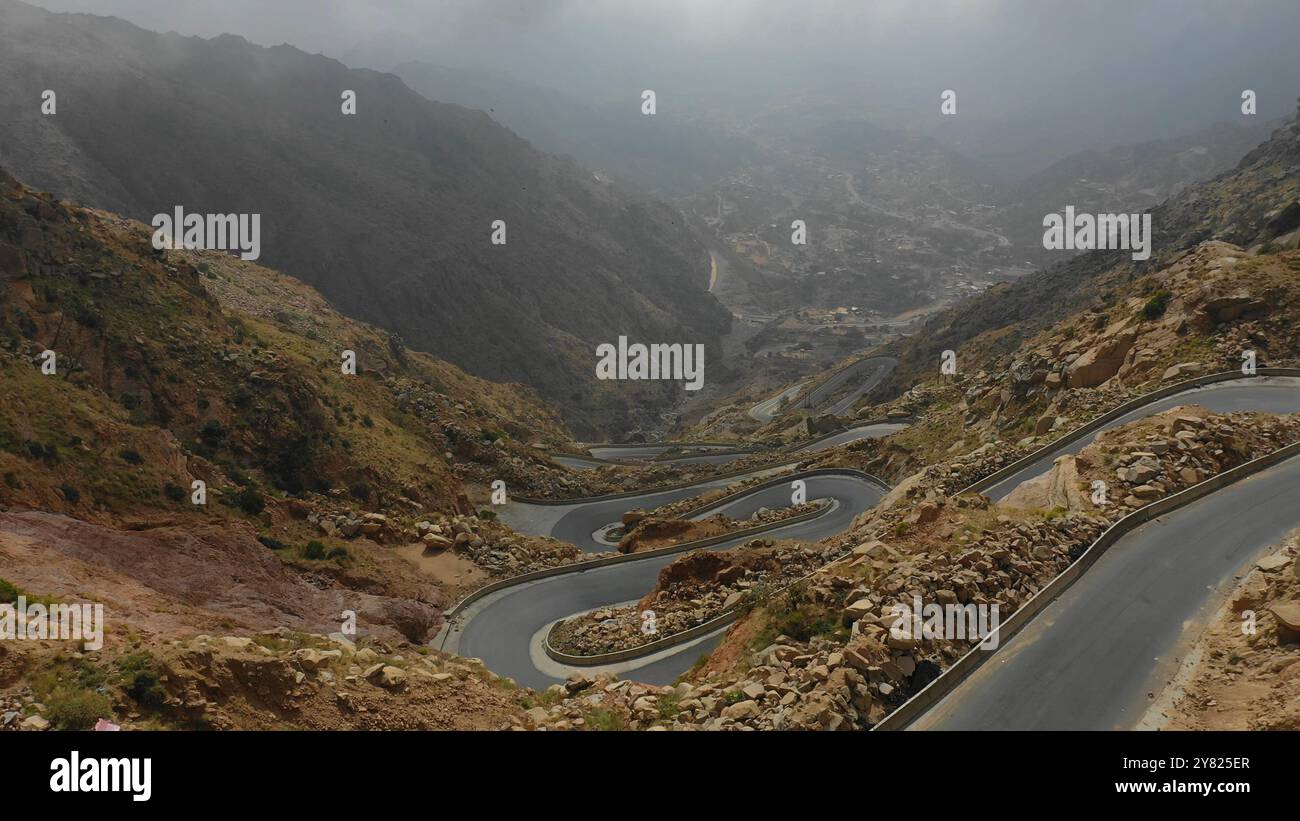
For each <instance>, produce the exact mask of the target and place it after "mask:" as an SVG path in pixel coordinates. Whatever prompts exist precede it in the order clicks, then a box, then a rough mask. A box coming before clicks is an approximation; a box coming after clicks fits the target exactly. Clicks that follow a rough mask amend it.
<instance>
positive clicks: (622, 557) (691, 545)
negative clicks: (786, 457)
mask: <svg viewBox="0 0 1300 821" xmlns="http://www.w3.org/2000/svg"><path fill="white" fill-rule="evenodd" d="M826 475H836V476H857V477H859V478H864V479H866V480H867V481H869V482H871V483H872V484H876V485H879V486H881V487H883V488H884V489H885V491H886V492H888V491H889V485H888V483H886V482H885V481H884V480H882V479H879V478H877V477H875V476H872V475H871V474H869V473H866V472H864V471H860V470H855V469H853V468H818V469H816V470H810V471H803V472H800V473H795V474H788V475H786V476H781V477H777V478H776V479H770V480H767V481H765V482H763V483H760V484H759V485H756V486H754V487H750V488H745V489H744V490H743V491H740V492H738V493H733V494H728V496H727V497H725V498H724V500H718V501H715V502H711V503H709V505H707V506H704V507H702V508H700V509H701V510H708V509H709V508H710V507H714V506H717V505H719V504H723V503H725V501H727V500H732V499H734V498H736V497H737V496H743V495H747V494H749V493H753V492H755V491H757V490H762V489H764V488H765V487H770V486H773V485H776V484H781V483H784V482H791V481H794V480H795V479H801V478H807V477H809V476H826ZM830 510H831V508H824V509H819V510H814V511H809V512H808V513H802V514H800V515H799V516H792V517H790V518H789V519H783V520H781V521H779V522H771V523H768V524H764V525H759V526H758V527H754V528H747V529H745V530H738V531H733V532H731V533H724V534H720V535H718V536H710V537H709V538H707V539H696V540H694V541H690V542H683V543H681V544H675V545H668V546H666V547H660V548H655V549H654V550H645V551H642V552H640V553H629V554H624V553H619V554H616V555H613V556H607V557H604V558H600V559H590V560H588V561H585V562H574V563H573V564H565V565H560V566H558V567H546V568H542V569H541V570H533V571H531V572H528V573H521V574H519V575H518V576H511V577H510V578H508V579H501V580H500V581H497V582H493V583H491V584H487V585H484V586H483V587H480V588H479V589H478V590H475V591H474V592H472V593H470V594H469V595H467V596H465V598H463V599H461V600H460V601H459V602H457V603H456V604H455V605H453V606H452V608H451V609H449V610H447V611H446V612H445V613H444V614H443V618H444V620H445V623H444V625H443V627H442V629H441V630H439V632H438V635H437V636H436V637H435V638H434V643H435V644H436V645H437V646H438V647H442V646H443V645H444V644H445V643H446V640H447V638H448V636H449V634H450V631H451V624H452V622H453V621H455V619H457V618H458V617H459V616H460V615H461V613H463V612H464V611H465V609H466V608H468V607H469V606H470V605H472V604H473V603H474V602H476V601H478V600H480V599H482V598H484V597H486V596H489V595H491V594H493V593H496V592H499V591H501V590H507V589H509V588H511V587H515V586H516V585H520V584H527V583H528V582H532V581H537V580H539V579H547V578H552V577H555V576H567V575H569V574H572V573H583V572H585V571H587V570H594V569H596V568H598V567H608V566H610V565H614V564H624V563H626V562H636V561H643V560H646V559H651V558H654V557H656V556H666V555H670V554H673V553H685V552H687V551H690V550H698V549H701V548H705V547H712V546H713V545H716V544H720V543H722V542H726V541H730V540H732V539H738V538H748V537H750V536H757V535H761V534H763V533H766V532H768V531H770V530H775V529H777V528H779V527H785V526H787V525H790V524H797V523H800V522H803V521H808V520H811V519H814V518H817V517H819V516H824V515H826V514H828V513H829V512H830Z"/></svg>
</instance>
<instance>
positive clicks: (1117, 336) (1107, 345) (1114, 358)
mask: <svg viewBox="0 0 1300 821" xmlns="http://www.w3.org/2000/svg"><path fill="white" fill-rule="evenodd" d="M1136 339H1137V333H1136V332H1135V331H1133V330H1131V329H1127V328H1125V327H1123V326H1119V327H1115V328H1111V329H1107V331H1106V333H1104V334H1102V338H1101V341H1100V342H1098V343H1097V344H1096V345H1094V346H1093V347H1091V348H1089V349H1088V350H1087V351H1085V352H1084V353H1083V354H1082V355H1081V356H1080V357H1079V358H1078V359H1076V360H1074V362H1072V363H1070V365H1069V367H1067V368H1066V371H1065V376H1066V384H1068V385H1069V387H1071V388H1094V387H1096V386H1098V385H1100V384H1101V383H1103V382H1105V381H1106V380H1107V379H1110V378H1111V377H1112V376H1114V375H1115V374H1116V373H1118V372H1119V369H1120V367H1121V366H1122V365H1123V364H1124V358H1125V357H1127V356H1128V352H1129V349H1130V348H1132V347H1133V342H1134V340H1136Z"/></svg>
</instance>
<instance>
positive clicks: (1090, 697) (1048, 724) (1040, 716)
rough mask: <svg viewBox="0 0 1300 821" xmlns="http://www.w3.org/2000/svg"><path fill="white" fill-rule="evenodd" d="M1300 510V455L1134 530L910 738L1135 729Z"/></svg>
mask: <svg viewBox="0 0 1300 821" xmlns="http://www.w3.org/2000/svg"><path fill="white" fill-rule="evenodd" d="M1297 501H1300V458H1292V459H1288V460H1287V461H1285V462H1282V463H1281V464H1279V465H1276V466H1274V467H1272V468H1269V469H1268V470H1265V471H1262V472H1260V473H1258V474H1255V475H1254V476H1251V477H1248V478H1246V479H1242V480H1241V481H1239V482H1237V483H1235V484H1232V485H1229V486H1228V487H1226V488H1224V489H1222V490H1218V491H1215V492H1214V493H1211V494H1210V495H1208V496H1206V497H1204V498H1202V499H1198V500H1197V501H1195V502H1192V503H1191V504H1189V505H1187V506H1186V507H1183V508H1180V509H1178V510H1175V511H1173V512H1171V513H1169V514H1167V515H1165V516H1162V517H1160V518H1159V519H1155V520H1153V521H1151V522H1148V523H1147V524H1145V525H1143V526H1142V527H1140V528H1138V529H1137V530H1134V531H1133V532H1132V533H1130V534H1128V535H1127V536H1125V537H1124V538H1123V539H1121V540H1120V541H1118V542H1116V543H1115V544H1114V545H1112V546H1111V548H1110V549H1109V550H1108V551H1106V553H1104V554H1103V555H1102V556H1101V558H1100V559H1098V560H1097V562H1096V564H1094V565H1093V566H1092V567H1091V568H1089V569H1088V571H1087V572H1086V573H1084V574H1083V576H1082V577H1080V579H1079V580H1078V581H1076V582H1075V583H1074V584H1073V585H1071V586H1070V588H1069V589H1067V590H1066V591H1065V592H1064V593H1062V594H1061V596H1060V597H1059V598H1057V599H1056V600H1055V601H1054V602H1052V603H1051V604H1049V605H1048V606H1047V607H1046V608H1045V609H1044V610H1043V612H1041V613H1040V614H1039V615H1038V616H1037V617H1036V618H1035V619H1034V620H1033V621H1031V622H1030V623H1029V624H1028V625H1026V627H1025V628H1024V629H1023V630H1022V631H1021V632H1020V633H1018V634H1017V635H1015V636H1014V637H1012V638H1011V640H1010V641H1008V642H1006V643H1005V644H1004V645H1003V646H1002V647H1000V648H998V649H997V650H996V651H994V655H993V657H992V658H990V659H989V660H987V661H985V662H984V664H983V665H982V666H980V668H979V669H978V670H976V671H975V672H974V673H973V674H972V675H971V677H970V678H968V679H966V681H964V682H962V683H961V684H960V685H958V687H957V688H956V689H955V690H953V692H951V693H949V694H948V696H947V697H946V698H945V699H943V700H942V701H940V702H939V703H938V704H936V705H935V706H934V707H932V708H931V709H930V710H929V711H928V712H927V713H926V714H925V715H923V716H921V718H920V719H918V720H917V721H916V722H914V723H913V724H912V726H911V728H910V729H926V730H1112V729H1131V728H1133V727H1134V725H1136V724H1137V723H1138V722H1139V721H1140V720H1141V719H1142V717H1143V714H1144V713H1145V712H1146V710H1147V706H1148V705H1149V704H1150V699H1149V697H1148V694H1149V693H1150V694H1156V695H1158V694H1159V692H1160V690H1161V689H1162V688H1163V686H1164V683H1165V682H1166V681H1168V680H1169V679H1170V678H1171V677H1172V676H1173V674H1174V673H1175V672H1176V670H1177V666H1178V663H1179V661H1180V656H1181V655H1182V653H1183V652H1185V647H1180V642H1181V640H1182V639H1183V638H1184V635H1185V633H1187V632H1188V631H1187V629H1186V628H1187V627H1188V625H1203V624H1205V623H1206V622H1207V621H1208V620H1209V619H1210V618H1211V617H1212V616H1213V614H1214V613H1215V612H1216V611H1217V610H1218V608H1219V607H1220V606H1221V605H1222V603H1223V600H1224V598H1225V597H1226V596H1227V595H1228V593H1230V592H1231V590H1232V588H1233V586H1234V585H1235V584H1236V580H1235V579H1234V574H1236V573H1238V572H1239V571H1241V570H1243V569H1244V568H1246V566H1247V565H1248V564H1249V563H1251V562H1252V561H1254V560H1255V559H1256V558H1258V557H1259V556H1260V554H1261V553H1263V552H1264V551H1265V550H1267V548H1268V547H1269V546H1271V545H1274V544H1276V543H1277V542H1278V541H1280V540H1281V539H1282V537H1283V536H1284V535H1285V534H1286V533H1287V532H1288V531H1290V530H1291V529H1292V528H1295V527H1297V526H1300V504H1297ZM1192 632H1195V631H1192Z"/></svg>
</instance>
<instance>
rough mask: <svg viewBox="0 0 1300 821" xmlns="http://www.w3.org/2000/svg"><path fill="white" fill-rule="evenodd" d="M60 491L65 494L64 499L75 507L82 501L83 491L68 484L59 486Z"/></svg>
mask: <svg viewBox="0 0 1300 821" xmlns="http://www.w3.org/2000/svg"><path fill="white" fill-rule="evenodd" d="M59 490H60V491H62V492H63V498H64V499H67V500H68V504H70V505H75V504H76V503H77V502H80V501H81V491H79V490H77V489H76V488H75V487H73V486H72V485H70V484H68V483H67V482H64V483H63V484H61V485H59Z"/></svg>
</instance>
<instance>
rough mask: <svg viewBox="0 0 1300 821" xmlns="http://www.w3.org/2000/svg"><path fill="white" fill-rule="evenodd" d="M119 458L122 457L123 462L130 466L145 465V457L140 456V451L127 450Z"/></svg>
mask: <svg viewBox="0 0 1300 821" xmlns="http://www.w3.org/2000/svg"><path fill="white" fill-rule="evenodd" d="M118 456H121V457H122V461H123V462H126V463H127V464H129V465H143V464H144V457H143V456H141V455H140V451H138V450H133V449H132V448H126V449H125V450H123V451H121V452H120V453H118Z"/></svg>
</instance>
